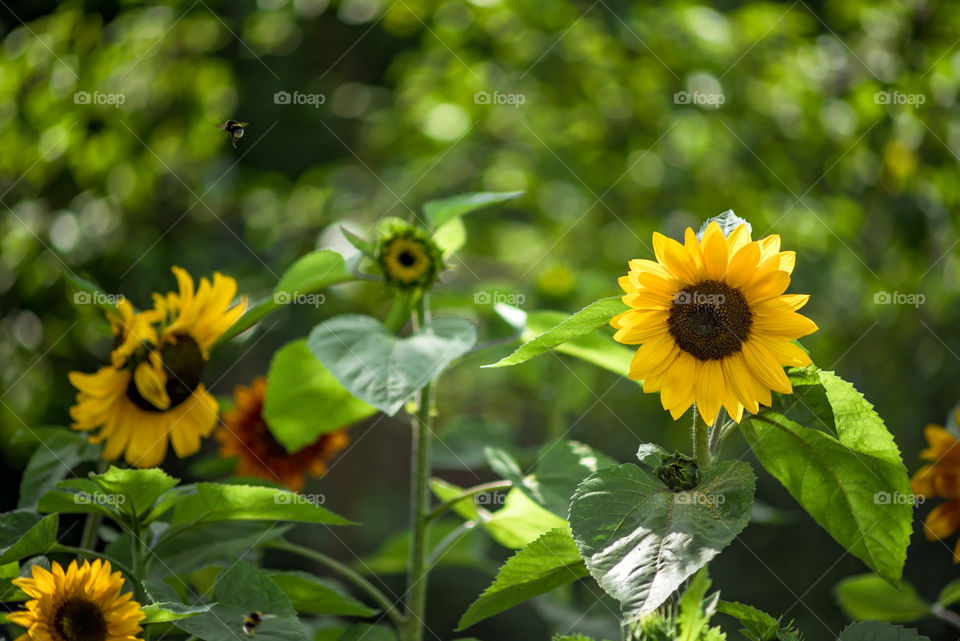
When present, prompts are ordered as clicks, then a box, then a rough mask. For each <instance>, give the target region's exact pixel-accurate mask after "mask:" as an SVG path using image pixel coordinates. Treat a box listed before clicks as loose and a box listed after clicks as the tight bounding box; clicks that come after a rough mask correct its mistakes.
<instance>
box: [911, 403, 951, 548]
mask: <svg viewBox="0 0 960 641" xmlns="http://www.w3.org/2000/svg"><path fill="white" fill-rule="evenodd" d="M957 419H960V412H957ZM924 436H926V438H927V444H928V445H929V447H928V448H927V449H925V450H923V451H922V452H920V458H921V459H923V460H926V461H930V463H929V464H927V465H924V466H923V467H921V468H920V469H919V470H917V473H916V474H914V475H913V478H912V479H910V488H911V489H912V490H913V493H914V494H915V495H917V496H919V497H923V498H933V497H943V498H945V499H948V500H947V502H946V503H941V504H940V505H938V506H937V507H935V508H933V510H931V511H930V513H929V514H927V518H926V520H924V522H923V532H924V535H925V536H926V537H927V540H928V541H938V540H940V539H945V538H947V537H948V536H950V535H951V534H953V533H954V532H956V531H957V530H960V441H958V440H957V439H956V438H954V437H953V435H952V434H951V433H950V432H948V431H947V430H946V429H944V428H943V427H940V426H939V425H928V426H927V428H926V429H925V430H924ZM953 562H954V563H960V540H958V541H957V543H956V546H955V547H954V549H953Z"/></svg>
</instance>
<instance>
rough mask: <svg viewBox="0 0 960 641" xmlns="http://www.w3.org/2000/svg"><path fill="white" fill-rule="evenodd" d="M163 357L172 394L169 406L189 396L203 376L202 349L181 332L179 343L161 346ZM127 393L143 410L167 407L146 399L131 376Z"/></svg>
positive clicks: (170, 394)
mask: <svg viewBox="0 0 960 641" xmlns="http://www.w3.org/2000/svg"><path fill="white" fill-rule="evenodd" d="M160 358H161V360H162V361H163V370H164V373H165V374H166V375H167V384H166V391H167V395H168V396H169V397H170V408H173V407H176V406H177V405H179V404H180V403H183V402H184V401H185V400H187V399H188V398H190V396H191V395H192V394H193V391H194V390H195V389H197V387H198V386H199V385H200V382H201V381H202V380H203V366H204V364H205V361H204V359H203V352H201V351H200V346H199V345H197V342H196V341H195V340H193V339H192V338H191V337H190V336H188V335H186V334H181V335H180V336H177V342H176V343H167V344H165V345H164V346H163V347H161V348H160ZM127 396H128V397H129V398H130V400H131V401H133V403H134V405H136V406H137V407H139V408H140V409H142V410H146V411H148V412H161V411H164V410H161V409H159V408H157V407H155V406H154V405H153V404H152V403H151V402H150V401H148V400H147V399H145V398H144V397H143V396H142V395H141V394H140V391H139V390H138V389H137V386H136V384H135V383H134V382H133V381H132V380H131V381H130V384H129V385H128V386H127Z"/></svg>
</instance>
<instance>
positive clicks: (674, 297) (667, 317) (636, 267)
mask: <svg viewBox="0 0 960 641" xmlns="http://www.w3.org/2000/svg"><path fill="white" fill-rule="evenodd" d="M653 248H654V252H655V254H656V257H657V261H656V262H654V261H651V260H643V259H636V260H631V261H630V272H629V273H628V274H627V275H626V276H624V277H622V278H620V286H621V287H622V288H623V290H624V291H625V292H626V296H624V297H623V301H624V302H625V303H626V304H627V305H629V306H630V307H631V309H630V310H628V311H626V312H623V313H622V314H618V315H617V316H615V317H614V318H613V320H611V322H610V324H611V325H613V327H615V328H616V329H617V332H616V334H615V335H614V338H615V339H616V340H617V341H619V342H621V343H624V344H627V345H640V347H639V348H638V349H637V353H636V354H635V355H634V358H633V362H632V363H631V365H630V373H629V376H630V378H632V379H635V380H642V381H643V382H644V383H643V391H644V392H647V393H655V392H660V402H661V404H662V405H663V408H664V409H666V410H669V411H670V414H671V415H672V416H673V418H674V420H676V419H678V418H679V417H680V416H681V415H682V414H683V413H684V412H685V411H686V410H687V408H688V407H690V405H692V404H693V403H696V406H697V409H698V410H699V412H700V415H701V416H702V417H703V420H704V421H706V423H707V424H708V425H713V422H714V421H715V420H716V417H717V413H718V412H719V411H720V407H721V406H722V407H724V408H726V410H727V412H728V413H729V415H730V416H731V418H733V419H734V420H735V421H737V422H740V420H741V419H742V418H743V411H744V408H746V410H747V411H749V412H751V413H754V414H755V413H756V412H757V411H758V410H759V405H760V404H763V405H768V406H769V405H770V403H771V394H770V392H771V391H775V392H780V393H783V394H789V393H791V392H792V391H793V388H792V386H791V385H790V381H789V380H788V379H787V376H786V374H785V373H784V371H783V367H782V366H783V365H795V366H800V367H803V366H806V365H809V364H810V357H809V356H807V354H806V352H804V351H803V350H802V349H800V348H799V347H797V346H796V345H794V344H793V343H792V342H791V341H793V340H794V339H797V338H800V337H801V336H806V335H807V334H810V333H812V332H815V331H816V330H817V326H816V325H815V324H814V323H813V321H811V320H810V319H809V318H806V317H805V316H802V315H800V314H798V313H797V310H798V309H800V308H801V307H803V306H804V305H805V304H806V302H807V300H808V299H809V296H806V295H796V294H792V295H788V294H784V293H783V292H784V291H785V290H786V288H787V286H788V285H789V284H790V274H791V273H792V272H793V266H794V262H795V260H796V255H795V253H794V252H781V251H780V237H779V236H767V237H766V238H764V239H762V240H759V241H753V240H751V238H750V228H749V227H748V226H747V225H746V224H741V225H740V226H739V227H737V228H736V229H735V230H733V231H732V232H731V233H730V235H729V236H724V234H723V231H722V230H721V228H720V225H718V224H717V223H716V222H715V221H714V222H711V223H710V224H709V225H708V226H707V229H706V230H705V231H704V233H703V237H702V238H701V239H700V240H698V239H697V235H696V234H695V233H694V231H693V229H690V228H688V229H687V231H686V236H685V238H684V244H682V245H681V244H680V243H678V242H677V241H675V240H672V239H670V238H667V237H666V236H663V235H662V234H659V233H656V232H654V234H653Z"/></svg>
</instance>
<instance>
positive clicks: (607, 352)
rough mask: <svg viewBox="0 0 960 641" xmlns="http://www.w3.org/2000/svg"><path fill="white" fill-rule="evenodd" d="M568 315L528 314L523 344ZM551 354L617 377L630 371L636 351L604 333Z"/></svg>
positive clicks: (577, 340) (554, 313) (584, 336)
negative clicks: (575, 359)
mask: <svg viewBox="0 0 960 641" xmlns="http://www.w3.org/2000/svg"><path fill="white" fill-rule="evenodd" d="M566 318H568V315H567V314H565V313H563V312H531V313H530V314H527V316H526V326H525V327H526V331H525V332H524V335H523V338H524V340H530V339H532V338H534V337H536V336H539V335H541V334H543V333H544V332H546V331H548V330H550V329H551V328H553V327H556V326H557V325H559V324H560V323H562V322H563V321H564V320H565V319H566ZM554 351H556V352H558V353H560V354H566V355H567V356H573V357H574V358H579V359H580V360H582V361H586V362H587V363H591V364H593V365H596V366H597V367H601V368H603V369H605V370H607V371H608V372H613V373H614V374H617V375H618V376H626V374H627V373H628V372H629V371H630V363H631V361H633V356H634V354H636V353H637V350H636V349H633V348H630V347H628V346H626V345H621V344H620V343H617V342H616V341H614V340H612V339H611V337H610V336H609V335H608V333H605V332H602V331H601V332H591V333H589V334H584V335H583V336H580V337H579V338H574V339H573V340H570V341H567V342H566V343H562V344H560V345H557V346H556V347H555V348H554Z"/></svg>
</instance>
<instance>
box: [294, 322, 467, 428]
mask: <svg viewBox="0 0 960 641" xmlns="http://www.w3.org/2000/svg"><path fill="white" fill-rule="evenodd" d="M476 342H477V328H476V327H475V326H474V325H473V323H471V322H470V321H468V320H466V319H464V318H450V317H447V318H437V319H435V320H434V321H433V322H431V323H429V324H427V325H426V326H424V327H423V328H421V329H420V331H419V332H417V333H416V334H414V335H412V336H408V337H405V338H398V337H396V336H394V335H393V334H391V333H390V332H389V331H387V329H386V327H384V326H383V325H382V324H381V323H380V321H378V320H377V319H375V318H371V317H370V316H363V315H360V314H344V315H342V316H336V317H334V318H331V319H330V320H327V321H324V322H323V323H320V324H319V325H317V326H316V327H314V328H313V331H312V332H310V338H308V339H307V346H308V347H309V348H310V351H311V352H313V355H314V356H316V357H317V358H318V359H320V362H321V363H323V364H324V366H325V367H326V368H327V369H328V370H330V372H331V373H332V374H333V375H334V376H335V377H336V379H337V380H338V381H340V384H341V385H343V386H344V387H345V388H347V390H348V391H349V392H350V393H351V394H353V395H354V396H356V397H357V398H359V399H361V400H363V401H366V402H367V403H369V404H370V405H373V406H374V407H376V408H377V409H379V410H380V411H382V412H383V413H385V414H388V415H390V416H392V415H394V414H396V413H397V412H398V411H399V410H400V408H401V407H403V405H404V403H406V402H407V401H408V400H410V399H411V398H412V397H413V395H414V394H416V393H417V392H418V391H419V390H421V389H422V388H423V387H424V386H425V385H426V384H427V383H429V382H430V381H431V380H432V379H433V378H435V377H436V376H437V375H438V374H439V373H440V372H442V371H443V370H444V369H446V367H447V366H448V365H449V364H450V363H451V362H452V361H453V360H455V359H456V358H459V357H460V356H463V355H464V354H466V353H467V352H468V351H469V350H470V348H471V347H473V345H474V344H475V343H476Z"/></svg>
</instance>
